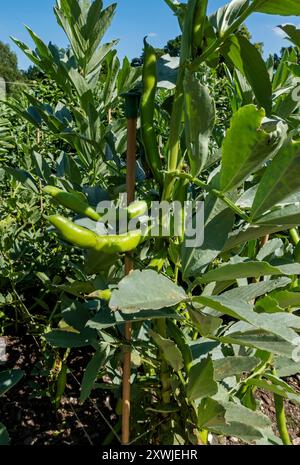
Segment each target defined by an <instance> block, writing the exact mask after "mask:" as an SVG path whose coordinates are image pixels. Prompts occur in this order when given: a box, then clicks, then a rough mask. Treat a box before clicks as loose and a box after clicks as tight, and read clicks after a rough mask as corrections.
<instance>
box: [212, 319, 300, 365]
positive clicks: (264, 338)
mask: <svg viewBox="0 0 300 465" xmlns="http://www.w3.org/2000/svg"><path fill="white" fill-rule="evenodd" d="M239 326H240V325H239V324H237V325H234V326H233V328H235V327H236V329H238V327H239ZM244 326H245V327H246V326H247V327H248V328H249V329H248V330H245V329H243V331H236V332H234V331H233V332H231V333H230V334H228V335H225V336H222V337H219V338H218V339H219V340H220V341H221V342H223V343H224V344H237V345H240V346H244V347H253V348H255V349H261V350H265V351H267V352H271V353H273V354H278V355H284V356H287V357H291V356H292V353H293V351H294V349H295V346H293V345H292V344H290V343H289V342H287V341H285V340H284V339H283V338H282V337H280V336H277V335H276V334H272V333H270V332H269V331H265V330H263V329H254V330H253V329H251V325H247V324H245V325H244Z"/></svg>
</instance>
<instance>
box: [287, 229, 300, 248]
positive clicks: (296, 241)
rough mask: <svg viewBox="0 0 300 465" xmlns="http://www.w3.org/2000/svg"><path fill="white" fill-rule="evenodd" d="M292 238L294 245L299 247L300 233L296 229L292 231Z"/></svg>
mask: <svg viewBox="0 0 300 465" xmlns="http://www.w3.org/2000/svg"><path fill="white" fill-rule="evenodd" d="M289 232H290V236H291V239H292V241H293V244H294V245H295V246H297V245H298V244H299V242H300V237H299V233H298V230H297V229H296V228H294V229H290V231H289Z"/></svg>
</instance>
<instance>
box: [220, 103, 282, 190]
mask: <svg viewBox="0 0 300 465" xmlns="http://www.w3.org/2000/svg"><path fill="white" fill-rule="evenodd" d="M264 117H265V111H264V109H262V108H261V109H259V110H258V109H257V108H256V107H255V106H254V105H247V106H244V107H242V108H240V109H239V110H238V111H237V112H236V113H235V114H234V116H233V118H232V120H231V125H230V129H229V130H228V131H227V134H226V137H225V139H224V142H223V147H222V168H221V190H222V191H223V192H229V191H231V190H233V189H234V188H235V187H238V186H239V185H240V184H241V183H242V182H243V181H244V180H245V179H247V178H248V177H249V176H250V174H252V173H253V172H254V171H255V170H257V169H258V168H259V167H260V166H261V165H262V164H263V163H264V162H265V161H266V160H267V159H268V158H271V156H272V155H274V153H275V152H276V151H277V150H278V148H279V144H280V142H281V137H282V135H283V134H284V129H283V126H282V125H280V126H279V129H278V128H277V129H278V133H277V132H276V126H275V128H274V126H273V125H271V126H270V127H269V126H268V125H267V124H264V125H263V119H264ZM270 129H271V131H272V132H267V130H270Z"/></svg>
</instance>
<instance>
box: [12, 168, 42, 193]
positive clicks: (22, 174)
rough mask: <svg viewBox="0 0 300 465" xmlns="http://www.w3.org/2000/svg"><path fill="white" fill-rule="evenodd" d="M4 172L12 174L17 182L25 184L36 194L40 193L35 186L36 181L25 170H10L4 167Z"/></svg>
mask: <svg viewBox="0 0 300 465" xmlns="http://www.w3.org/2000/svg"><path fill="white" fill-rule="evenodd" d="M4 170H5V171H6V172H7V173H8V174H10V175H11V176H12V177H13V178H14V179H15V180H16V181H18V182H20V183H21V184H23V185H24V186H25V187H27V188H28V189H30V190H31V191H32V192H34V193H35V194H38V193H39V190H38V188H37V186H36V184H35V181H34V179H33V177H32V176H31V174H29V173H27V172H26V171H24V170H21V169H19V168H9V167H4Z"/></svg>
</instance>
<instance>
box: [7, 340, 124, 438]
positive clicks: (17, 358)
mask: <svg viewBox="0 0 300 465" xmlns="http://www.w3.org/2000/svg"><path fill="white" fill-rule="evenodd" d="M6 342H7V361H6V362H5V363H4V364H2V365H1V366H0V370H1V369H11V368H22V370H24V371H25V373H26V376H25V377H24V378H23V379H22V380H21V381H20V382H19V383H18V384H17V385H16V386H15V387H14V388H13V389H12V390H11V391H9V392H8V393H7V394H6V396H4V397H2V398H0V421H1V422H2V423H3V424H4V425H5V426H6V428H7V430H8V432H9V435H10V438H11V444H12V445H24V444H25V445H64V444H65V445H89V444H90V445H101V444H103V442H104V441H105V439H106V438H107V436H108V434H109V433H110V432H111V429H110V428H109V426H108V425H107V424H106V422H105V419H106V420H107V421H108V422H109V423H110V424H111V425H115V424H116V416H115V415H114V414H113V411H112V408H111V406H110V399H109V396H108V394H107V393H105V392H104V391H101V390H97V391H95V393H94V395H93V397H94V398H92V399H91V400H88V401H87V402H86V403H85V404H84V405H80V404H79V403H78V398H79V391H80V385H79V382H80V381H81V379H82V374H83V370H84V367H85V366H86V365H87V363H88V361H89V360H90V356H91V354H92V352H89V350H86V349H85V350H83V349H82V350H77V349H76V350H75V349H73V351H72V361H71V362H70V363H68V367H69V369H70V372H69V374H68V381H67V388H66V392H65V396H64V397H63V398H62V403H61V407H60V408H59V410H58V411H56V410H55V408H54V406H53V404H52V403H51V396H50V395H49V386H48V382H47V377H46V376H43V373H42V372H41V366H42V365H41V364H40V363H38V362H39V361H41V355H40V353H41V352H40V350H39V348H38V347H37V345H36V343H35V342H34V341H33V339H32V338H31V337H23V338H21V339H20V338H11V337H9V338H6ZM33 389H34V390H35V393H34V395H33V394H32V391H33ZM96 394H97V395H96ZM101 414H102V415H101ZM103 417H105V419H104V418H103ZM113 440H114V437H113V436H112V438H111V439H110V441H113ZM115 440H116V439H115ZM110 441H109V442H110Z"/></svg>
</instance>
